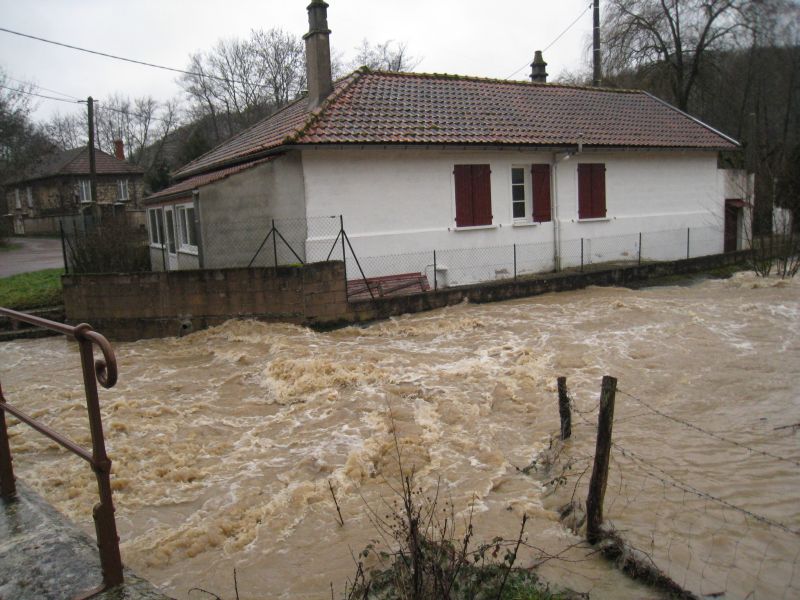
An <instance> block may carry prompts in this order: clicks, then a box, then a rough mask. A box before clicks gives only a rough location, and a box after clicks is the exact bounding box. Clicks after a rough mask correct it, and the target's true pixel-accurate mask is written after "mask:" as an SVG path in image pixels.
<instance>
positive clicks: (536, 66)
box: [531, 50, 547, 83]
mask: <svg viewBox="0 0 800 600" xmlns="http://www.w3.org/2000/svg"><path fill="white" fill-rule="evenodd" d="M546 68H547V63H546V62H544V59H543V58H542V51H541V50H537V51H536V53H535V54H534V55H533V62H532V63H531V81H532V82H534V83H547V71H546V70H545V69H546Z"/></svg>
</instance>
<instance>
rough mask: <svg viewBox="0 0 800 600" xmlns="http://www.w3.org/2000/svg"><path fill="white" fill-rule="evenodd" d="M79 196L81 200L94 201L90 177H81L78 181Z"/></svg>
mask: <svg viewBox="0 0 800 600" xmlns="http://www.w3.org/2000/svg"><path fill="white" fill-rule="evenodd" d="M78 197H79V198H80V201H81V202H91V201H92V182H91V181H89V180H88V179H81V180H80V181H79V182H78Z"/></svg>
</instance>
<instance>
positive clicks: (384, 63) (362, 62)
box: [351, 38, 422, 72]
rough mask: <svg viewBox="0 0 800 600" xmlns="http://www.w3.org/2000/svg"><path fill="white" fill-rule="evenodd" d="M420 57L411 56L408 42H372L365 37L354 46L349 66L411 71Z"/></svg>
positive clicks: (376, 69)
mask: <svg viewBox="0 0 800 600" xmlns="http://www.w3.org/2000/svg"><path fill="white" fill-rule="evenodd" d="M421 60H422V59H421V58H417V57H414V56H411V55H410V54H409V52H408V44H406V43H405V42H394V41H393V40H387V41H385V42H383V43H377V44H372V43H370V42H369V41H368V40H367V39H366V38H365V39H363V40H361V43H360V44H359V45H358V46H356V56H355V58H354V59H353V61H352V62H351V67H352V68H353V69H357V68H359V67H362V66H363V67H368V68H369V69H372V70H375V71H397V72H406V71H413V70H414V69H416V68H417V66H418V65H419V63H420V62H421Z"/></svg>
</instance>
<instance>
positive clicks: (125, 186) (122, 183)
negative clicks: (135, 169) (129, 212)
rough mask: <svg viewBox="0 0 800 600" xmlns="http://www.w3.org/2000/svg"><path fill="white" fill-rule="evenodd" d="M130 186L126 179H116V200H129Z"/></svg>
mask: <svg viewBox="0 0 800 600" xmlns="http://www.w3.org/2000/svg"><path fill="white" fill-rule="evenodd" d="M130 198H131V197H130V187H129V183H128V180H127V179H117V202H128V201H129V200H130Z"/></svg>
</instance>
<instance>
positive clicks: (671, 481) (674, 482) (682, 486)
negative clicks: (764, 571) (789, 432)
mask: <svg viewBox="0 0 800 600" xmlns="http://www.w3.org/2000/svg"><path fill="white" fill-rule="evenodd" d="M611 445H612V446H614V448H616V449H617V450H619V452H620V453H621V454H622V455H623V456H624V457H626V458H630V459H632V460H633V461H634V462H635V463H637V464H638V465H639V468H640V469H642V470H643V471H644V472H645V473H647V474H648V475H649V476H650V477H652V478H654V479H656V480H658V481H660V482H661V483H663V484H666V485H671V486H672V487H674V488H677V489H679V490H682V491H684V492H687V493H689V494H693V495H695V496H698V497H699V498H704V499H706V500H711V501H713V502H716V503H717V504H721V505H723V506H725V507H727V508H730V509H732V510H735V511H737V512H739V513H741V514H744V515H746V516H748V517H750V518H752V519H754V520H756V521H759V522H761V523H764V524H766V525H770V526H771V527H775V528H777V529H781V530H783V531H785V532H787V533H791V534H793V535H796V536H800V531H796V530H794V529H792V528H791V527H789V526H788V525H786V524H784V523H781V522H780V521H776V520H774V519H770V518H769V517H765V516H764V515H759V514H757V513H754V512H753V511H751V510H748V509H746V508H743V507H741V506H737V505H736V504H733V503H731V502H729V501H727V500H725V499H723V498H720V497H718V496H715V495H713V494H710V493H709V492H704V491H702V490H699V489H697V488H696V487H694V486H692V485H690V484H688V483H685V482H683V481H681V480H680V479H678V478H676V477H675V476H674V475H672V474H671V473H668V472H667V471H665V470H664V469H662V468H661V467H659V466H658V465H654V464H653V463H651V462H650V461H648V460H646V459H645V458H642V457H641V456H640V455H638V454H636V453H635V452H633V451H631V450H627V449H626V448H623V447H622V446H620V445H619V444H618V443H616V442H611ZM643 465H644V466H643ZM645 466H646V467H649V468H650V469H653V470H655V471H658V472H659V473H661V474H662V475H663V476H664V477H667V478H668V479H664V478H663V477H662V476H660V475H657V474H655V473H653V472H652V471H649V470H648V469H647V468H644V467H645Z"/></svg>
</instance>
